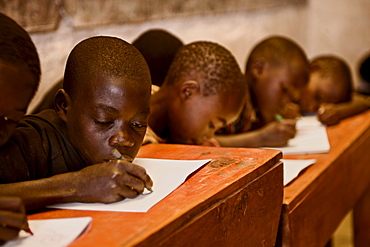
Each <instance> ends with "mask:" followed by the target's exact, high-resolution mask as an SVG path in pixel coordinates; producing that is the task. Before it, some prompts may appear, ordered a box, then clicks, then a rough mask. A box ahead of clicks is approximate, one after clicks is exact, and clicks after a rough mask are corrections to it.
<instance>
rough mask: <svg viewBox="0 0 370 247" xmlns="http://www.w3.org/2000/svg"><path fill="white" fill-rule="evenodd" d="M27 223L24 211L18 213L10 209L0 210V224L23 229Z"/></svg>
mask: <svg viewBox="0 0 370 247" xmlns="http://www.w3.org/2000/svg"><path fill="white" fill-rule="evenodd" d="M26 223H27V218H26V215H25V214H24V213H17V212H12V211H8V210H0V225H2V226H9V227H12V228H16V229H23V227H24V226H25V225H26Z"/></svg>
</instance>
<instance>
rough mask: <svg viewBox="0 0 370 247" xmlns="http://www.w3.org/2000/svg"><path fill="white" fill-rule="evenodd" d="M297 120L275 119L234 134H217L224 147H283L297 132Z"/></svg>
mask: <svg viewBox="0 0 370 247" xmlns="http://www.w3.org/2000/svg"><path fill="white" fill-rule="evenodd" d="M295 122H296V121H295V120H292V119H285V120H282V121H280V122H278V121H274V122H271V123H269V124H267V125H266V126H264V127H262V128H260V129H257V130H253V131H248V132H244V133H240V134H234V135H217V136H216V139H217V141H218V142H219V143H220V144H221V146H224V147H250V148H253V147H281V146H285V145H287V144H288V141H289V139H291V138H293V137H294V136H295V133H296V129H295Z"/></svg>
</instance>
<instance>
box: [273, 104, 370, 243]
mask: <svg viewBox="0 0 370 247" xmlns="http://www.w3.org/2000/svg"><path fill="white" fill-rule="evenodd" d="M327 133H328V136H329V141H330V145H331V150H330V152H329V153H327V154H311V155H295V156H284V158H297V159H306V158H307V159H312V158H313V159H316V160H317V162H316V164H314V165H312V166H311V167H308V168H307V170H305V171H304V172H303V174H301V175H300V176H299V177H298V178H297V179H295V180H294V181H293V182H292V183H290V184H289V185H288V186H286V187H285V188H284V201H283V210H282V219H281V224H280V228H279V234H278V242H280V244H279V245H282V246H294V247H299V246H304V247H309V246H314V247H319V246H324V245H325V244H326V243H327V242H328V241H329V240H330V238H331V236H332V234H333V233H334V231H335V230H336V228H337V227H338V225H339V224H340V222H341V220H342V219H343V218H344V217H345V215H346V214H347V213H348V212H349V211H350V210H351V209H354V219H355V225H354V226H355V230H356V232H355V242H356V246H369V244H370V190H368V191H367V192H366V190H367V189H368V188H369V185H370V110H368V111H367V112H365V113H363V114H360V115H357V116H354V117H351V118H348V119H346V120H343V121H342V122H341V123H340V124H338V125H336V126H330V127H327ZM360 243H362V244H360Z"/></svg>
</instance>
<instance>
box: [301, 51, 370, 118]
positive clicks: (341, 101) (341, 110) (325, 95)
mask: <svg viewBox="0 0 370 247" xmlns="http://www.w3.org/2000/svg"><path fill="white" fill-rule="evenodd" d="M310 67H311V72H310V80H309V83H308V85H307V88H306V89H305V93H304V94H303V96H302V98H301V104H300V105H301V109H302V113H303V114H307V113H312V112H317V116H318V119H319V120H320V121H321V122H322V123H324V124H326V125H333V124H337V123H339V121H340V120H341V119H343V118H346V117H349V116H352V115H355V114H357V113H360V112H362V111H364V110H366V109H367V108H368V107H369V100H368V99H366V97H365V96H362V95H359V94H356V93H353V86H352V77H351V72H350V69H349V67H348V65H347V64H346V62H345V61H344V60H343V59H341V58H339V57H336V56H333V55H326V56H319V57H317V58H315V59H313V60H312V62H311V65H310Z"/></svg>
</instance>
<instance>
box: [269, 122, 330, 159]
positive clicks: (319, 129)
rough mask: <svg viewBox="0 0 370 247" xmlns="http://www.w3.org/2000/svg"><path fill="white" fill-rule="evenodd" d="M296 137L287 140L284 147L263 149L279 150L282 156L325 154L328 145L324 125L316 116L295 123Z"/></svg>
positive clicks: (328, 149)
mask: <svg viewBox="0 0 370 247" xmlns="http://www.w3.org/2000/svg"><path fill="white" fill-rule="evenodd" d="M296 127H297V133H296V136H295V137H294V138H293V139H291V140H289V143H288V145H287V146H285V147H279V148H275V147H265V148H268V149H276V150H281V151H282V152H283V154H284V155H294V154H311V153H327V152H329V151H330V143H329V139H328V135H327V133H326V127H325V125H323V124H321V123H320V122H319V121H318V120H317V118H316V116H304V117H301V118H300V119H299V120H298V121H297V125H296Z"/></svg>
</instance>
